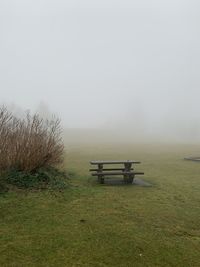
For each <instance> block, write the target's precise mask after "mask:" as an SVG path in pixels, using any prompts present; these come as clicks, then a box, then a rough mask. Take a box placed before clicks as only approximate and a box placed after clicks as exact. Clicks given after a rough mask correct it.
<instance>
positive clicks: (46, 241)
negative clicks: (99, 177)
mask: <svg viewBox="0 0 200 267" xmlns="http://www.w3.org/2000/svg"><path fill="white" fill-rule="evenodd" d="M199 154H200V146H199V147H197V146H189V145H187V146H186V145H184V146H183V145H163V146H161V145H122V144H121V145H119V144H118V145H116V144H107V145H106V144H105V145H102V144H99V145H96V144H93V145H91V144H90V145H86V144H85V145H81V146H79V145H76V146H73V145H71V146H67V155H66V167H67V169H68V170H70V172H71V174H73V175H72V179H71V187H70V188H69V189H68V190H66V191H65V192H63V193H55V192H45V191H44V192H25V191H23V192H10V193H8V194H4V195H2V196H0V266H13V267H14V266H17V267H18V266H19V267H23V266H30V267H31V266H67V267H68V266H69V267H77V266H84V267H90V266H91V267H100V266H102V267H103V266H108V267H112V266H113V267H114V266H119V267H129V266H130V267H137V266H141V267H145V266H152V267H156V266H170V267H171V266H174V267H177V266H180V267H187V266H191V267H198V266H200V163H199V164H198V163H194V162H189V161H184V160H183V157H184V156H187V155H199ZM91 159H93V160H94V159H113V160H114V159H136V160H141V161H142V165H140V166H139V165H138V166H137V170H141V171H144V172H145V176H144V177H143V179H145V180H146V181H148V182H150V183H152V184H153V186H152V187H139V186H127V185H126V186H108V185H107V186H106V185H98V184H97V183H96V182H95V178H91V177H90V175H89V173H88V169H89V161H90V160H91Z"/></svg>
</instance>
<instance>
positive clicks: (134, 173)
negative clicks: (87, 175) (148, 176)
mask: <svg viewBox="0 0 200 267" xmlns="http://www.w3.org/2000/svg"><path fill="white" fill-rule="evenodd" d="M107 175H144V172H125V171H124V172H108V171H107V172H104V171H103V172H97V173H92V176H107Z"/></svg>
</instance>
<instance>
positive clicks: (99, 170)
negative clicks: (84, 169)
mask: <svg viewBox="0 0 200 267" xmlns="http://www.w3.org/2000/svg"><path fill="white" fill-rule="evenodd" d="M102 172H103V164H98V171H97V173H98V182H99V183H100V184H104V178H103V175H102Z"/></svg>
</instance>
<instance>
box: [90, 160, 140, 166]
mask: <svg viewBox="0 0 200 267" xmlns="http://www.w3.org/2000/svg"><path fill="white" fill-rule="evenodd" d="M90 163H91V164H92V165H99V164H127V163H129V164H139V163H140V161H136V160H93V161H90Z"/></svg>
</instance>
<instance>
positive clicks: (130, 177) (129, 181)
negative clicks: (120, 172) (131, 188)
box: [124, 174, 135, 184]
mask: <svg viewBox="0 0 200 267" xmlns="http://www.w3.org/2000/svg"><path fill="white" fill-rule="evenodd" d="M134 177H135V176H134V174H131V175H124V182H125V184H132V183H133V180H134Z"/></svg>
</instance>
